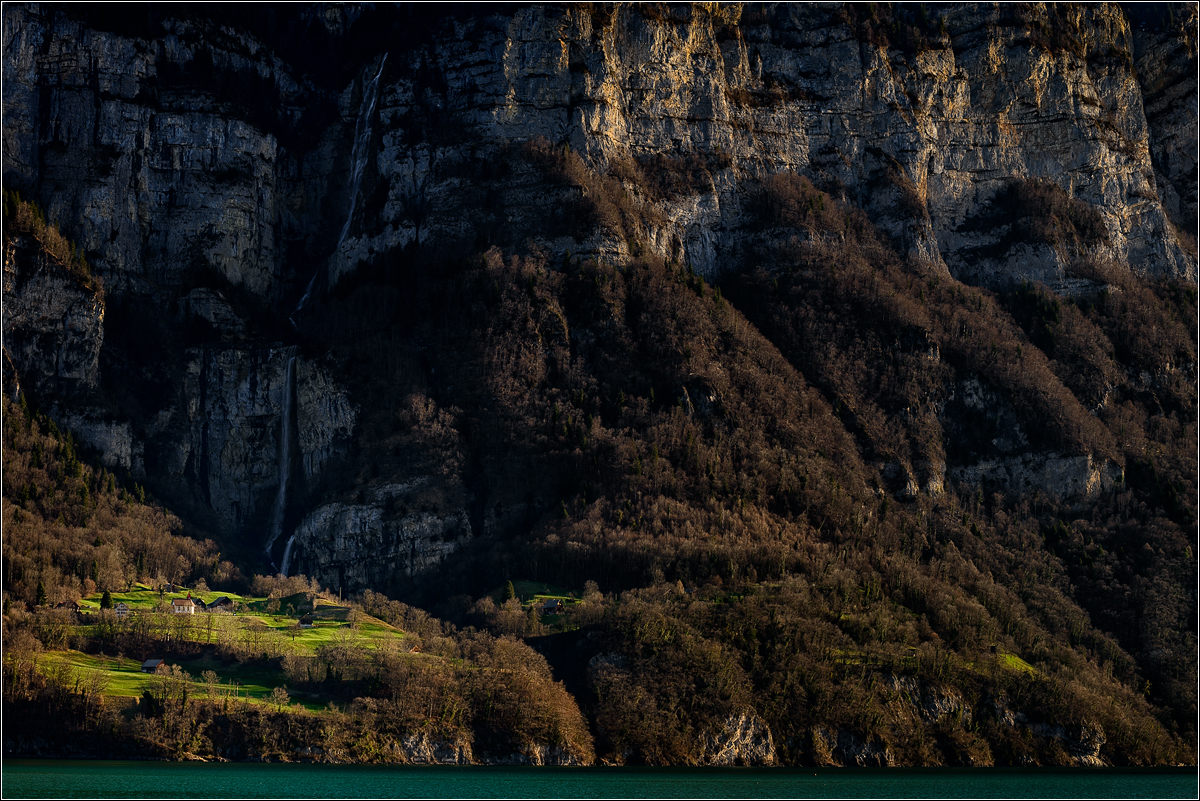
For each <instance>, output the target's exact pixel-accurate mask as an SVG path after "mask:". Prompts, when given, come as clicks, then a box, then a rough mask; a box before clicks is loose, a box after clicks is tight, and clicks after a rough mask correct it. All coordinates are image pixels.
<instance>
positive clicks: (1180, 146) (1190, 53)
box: [1133, 6, 1198, 233]
mask: <svg viewBox="0 0 1200 801" xmlns="http://www.w3.org/2000/svg"><path fill="white" fill-rule="evenodd" d="M1180 14H1181V16H1180V18H1179V19H1177V20H1175V21H1174V23H1173V24H1170V25H1167V26H1166V27H1164V28H1161V29H1148V28H1147V27H1146V26H1144V25H1142V26H1133V41H1134V54H1135V58H1136V60H1135V66H1136V69H1137V78H1138V83H1139V84H1140V85H1141V88H1142V105H1143V107H1144V108H1145V112H1146V124H1147V127H1148V128H1149V133H1150V157H1151V160H1152V162H1153V164H1154V175H1155V179H1156V181H1157V182H1158V186H1159V190H1160V196H1161V198H1162V201H1163V208H1164V210H1165V211H1166V212H1167V214H1168V216H1169V217H1170V218H1171V219H1172V220H1173V221H1174V222H1175V223H1176V225H1177V226H1178V227H1179V228H1180V229H1182V230H1183V231H1185V232H1191V233H1194V232H1195V230H1196V186H1197V183H1196V139H1197V135H1198V132H1197V126H1196V115H1197V111H1196V99H1197V97H1196V31H1197V22H1198V20H1197V9H1196V7H1195V6H1187V7H1184V8H1181V10H1180Z"/></svg>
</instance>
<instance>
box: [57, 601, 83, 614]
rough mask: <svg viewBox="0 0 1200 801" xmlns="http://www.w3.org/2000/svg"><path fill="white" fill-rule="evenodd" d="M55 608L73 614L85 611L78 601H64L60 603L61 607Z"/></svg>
mask: <svg viewBox="0 0 1200 801" xmlns="http://www.w3.org/2000/svg"><path fill="white" fill-rule="evenodd" d="M54 608H55V609H70V610H71V611H72V612H78V611H79V610H81V609H83V607H82V606H80V605H79V602H78V601H63V602H62V603H60V604H59V605H57V606H56V607H54Z"/></svg>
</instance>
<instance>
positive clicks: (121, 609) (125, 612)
mask: <svg viewBox="0 0 1200 801" xmlns="http://www.w3.org/2000/svg"><path fill="white" fill-rule="evenodd" d="M113 612H114V613H115V614H116V616H117V618H118V619H121V618H126V617H129V604H127V603H125V602H124V601H121V602H120V603H119V604H117V605H116V606H114V607H113Z"/></svg>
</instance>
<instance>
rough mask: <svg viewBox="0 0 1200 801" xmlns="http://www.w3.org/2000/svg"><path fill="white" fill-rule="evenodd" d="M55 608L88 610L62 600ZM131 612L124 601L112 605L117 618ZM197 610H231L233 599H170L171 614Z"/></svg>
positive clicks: (192, 612) (74, 602)
mask: <svg viewBox="0 0 1200 801" xmlns="http://www.w3.org/2000/svg"><path fill="white" fill-rule="evenodd" d="M164 589H166V588H164ZM170 591H173V590H168V592H170ZM55 608H56V609H68V610H70V611H72V612H77V613H83V612H87V611H88V608H87V607H85V606H83V605H81V604H80V603H79V602H78V601H63V602H62V603H60V604H58V605H57V606H56V607H55ZM132 612H133V609H132V608H131V607H130V606H129V604H127V603H125V602H124V601H120V602H118V603H116V604H114V605H113V614H115V615H116V616H117V618H118V619H123V618H126V617H129V615H130V614H131V613H132ZM197 612H233V600H232V599H231V598H229V597H228V596H225V595H222V596H221V597H220V598H216V599H214V600H212V601H209V602H208V603H205V602H204V600H203V599H201V598H193V597H192V594H191V593H190V592H189V593H188V596H187V597H186V598H172V599H171V614H174V615H194V614H196V613H197Z"/></svg>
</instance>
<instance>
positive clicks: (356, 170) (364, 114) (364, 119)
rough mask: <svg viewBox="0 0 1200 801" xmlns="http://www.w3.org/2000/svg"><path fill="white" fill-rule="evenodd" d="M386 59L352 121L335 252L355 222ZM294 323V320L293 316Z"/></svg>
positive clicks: (303, 301)
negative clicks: (346, 189) (345, 204)
mask: <svg viewBox="0 0 1200 801" xmlns="http://www.w3.org/2000/svg"><path fill="white" fill-rule="evenodd" d="M386 63H387V53H384V54H383V59H382V60H381V61H380V62H379V71H378V72H376V73H375V77H374V78H372V79H371V81H370V83H368V84H366V85H365V86H363V99H362V105H361V106H360V107H359V109H358V120H357V122H355V124H354V147H353V149H352V150H351V152H350V163H351V169H352V171H351V173H350V211H349V213H347V214H346V222H345V224H344V225H343V226H342V232H341V233H340V234H339V235H338V241H337V246H336V247H335V248H334V249H333V252H334V253H335V254H336V253H337V252H338V251H339V250H341V248H342V243H343V242H345V241H346V237H347V236H348V235H349V233H350V226H351V225H352V224H353V222H354V210H355V209H356V208H357V207H358V191H359V188H360V187H361V185H362V176H363V171H364V170H366V168H367V157H368V155H369V152H368V150H369V148H370V145H371V117H372V115H374V113H375V101H376V99H377V98H378V96H379V78H380V76H382V75H383V65H384V64H386ZM320 274H321V268H320V267H318V268H317V270H316V272H314V273H313V277H312V278H311V279H310V280H309V282H308V287H307V288H305V290H304V296H303V297H302V298H300V302H299V303H297V304H296V308H295V310H294V311H293V312H292V317H293V318H294V317H295V315H296V314H297V313H298V312H299V311H300V310H301V309H303V308H304V307H305V306H307V305H308V301H309V298H310V297H311V295H312V292H313V289H314V288H315V287H316V284H317V277H318V276H319V275H320ZM292 324H293V325H295V320H294V319H293V320H292Z"/></svg>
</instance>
